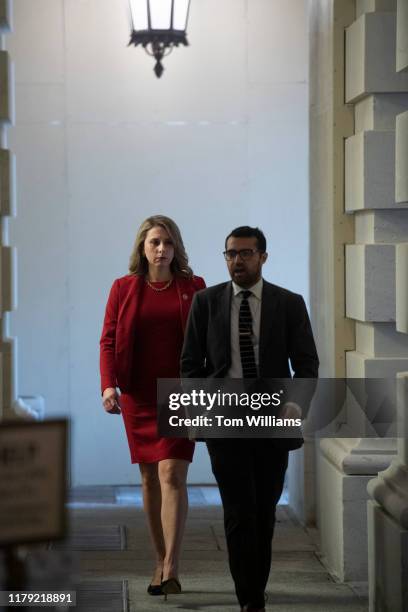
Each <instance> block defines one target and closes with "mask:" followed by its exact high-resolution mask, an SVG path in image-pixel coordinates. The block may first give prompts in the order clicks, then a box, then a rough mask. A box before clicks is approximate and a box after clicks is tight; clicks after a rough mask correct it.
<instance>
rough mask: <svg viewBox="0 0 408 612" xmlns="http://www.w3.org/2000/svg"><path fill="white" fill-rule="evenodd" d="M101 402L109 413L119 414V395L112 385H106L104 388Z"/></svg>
mask: <svg viewBox="0 0 408 612" xmlns="http://www.w3.org/2000/svg"><path fill="white" fill-rule="evenodd" d="M102 404H103V407H104V408H105V410H106V412H108V413H109V414H120V407H119V395H118V392H117V391H116V389H114V388H113V387H107V388H106V389H105V390H104V392H103V395H102Z"/></svg>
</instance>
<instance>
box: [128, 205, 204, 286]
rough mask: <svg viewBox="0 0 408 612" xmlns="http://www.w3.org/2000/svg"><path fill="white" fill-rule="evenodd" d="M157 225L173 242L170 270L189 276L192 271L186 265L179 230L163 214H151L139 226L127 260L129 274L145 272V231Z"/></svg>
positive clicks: (186, 261)
mask: <svg viewBox="0 0 408 612" xmlns="http://www.w3.org/2000/svg"><path fill="white" fill-rule="evenodd" d="M157 226H159V227H162V228H163V229H165V230H166V232H167V233H168V235H169V236H170V238H171V241H172V243H173V247H174V257H173V260H172V262H171V264H170V269H171V271H172V272H173V274H175V275H177V276H184V277H186V278H191V277H192V276H193V271H192V269H191V268H190V266H189V265H188V257H187V253H186V250H185V248H184V244H183V239H182V238H181V233H180V230H179V228H178V227H177V225H176V223H174V221H173V220H172V219H170V218H169V217H165V216H164V215H153V216H152V217H148V218H147V219H146V220H145V221H143V223H142V225H141V226H140V227H139V230H138V232H137V236H136V240H135V244H134V246H133V250H132V253H131V255H130V260H129V272H130V274H143V275H144V274H147V272H148V262H147V259H146V257H145V255H144V241H145V240H146V235H147V232H148V231H149V230H151V229H152V228H153V227H157Z"/></svg>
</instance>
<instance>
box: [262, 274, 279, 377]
mask: <svg viewBox="0 0 408 612" xmlns="http://www.w3.org/2000/svg"><path fill="white" fill-rule="evenodd" d="M277 314H278V296H277V293H276V291H275V288H274V286H273V285H272V284H271V283H268V282H267V281H265V280H264V282H263V288H262V306H261V326H260V332H259V335H260V338H259V371H260V373H261V372H262V366H263V364H264V361H265V354H266V351H267V349H269V350H271V348H272V350H273V347H271V338H272V337H273V336H274V334H275V330H276V328H277V326H278V325H279V321H278V316H277Z"/></svg>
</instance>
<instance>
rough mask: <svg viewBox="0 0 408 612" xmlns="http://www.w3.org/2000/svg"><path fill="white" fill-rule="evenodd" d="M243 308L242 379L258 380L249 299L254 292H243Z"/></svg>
mask: <svg viewBox="0 0 408 612" xmlns="http://www.w3.org/2000/svg"><path fill="white" fill-rule="evenodd" d="M240 293H241V295H242V300H241V306H240V308H239V352H240V354H241V364H242V378H256V377H257V375H258V373H257V368H256V363H255V352H254V345H253V341H252V337H253V332H252V314H251V310H250V308H249V303H248V298H249V296H250V295H252V291H241V292H240Z"/></svg>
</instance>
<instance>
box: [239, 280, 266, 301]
mask: <svg viewBox="0 0 408 612" xmlns="http://www.w3.org/2000/svg"><path fill="white" fill-rule="evenodd" d="M262 288H263V278H260V279H259V281H258V282H257V283H255V285H252V287H249V288H248V289H244V287H240V286H239V285H237V283H234V281H232V289H233V291H234V297H235V296H237V295H238V293H239V292H240V291H251V292H252V293H253V295H254V296H255V297H256V298H257V299H258V300H261V299H262Z"/></svg>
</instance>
